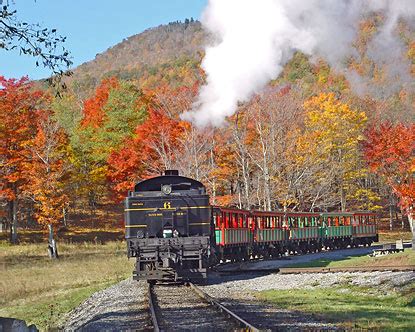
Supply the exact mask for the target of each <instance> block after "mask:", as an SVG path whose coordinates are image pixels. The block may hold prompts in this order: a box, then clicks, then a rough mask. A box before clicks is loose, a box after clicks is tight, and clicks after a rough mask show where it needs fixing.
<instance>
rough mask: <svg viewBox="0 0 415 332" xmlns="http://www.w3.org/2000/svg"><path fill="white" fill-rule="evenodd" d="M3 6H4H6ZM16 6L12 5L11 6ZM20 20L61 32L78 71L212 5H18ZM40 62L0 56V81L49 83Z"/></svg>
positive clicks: (65, 0) (74, 0)
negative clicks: (148, 32) (126, 41)
mask: <svg viewBox="0 0 415 332" xmlns="http://www.w3.org/2000/svg"><path fill="white" fill-rule="evenodd" d="M3 1H4V0H3ZM11 2H13V1H11ZM14 3H15V6H14V7H15V9H17V14H18V16H19V18H20V19H21V20H25V21H27V22H30V23H40V24H41V25H42V26H44V27H48V28H56V29H57V30H58V32H59V33H60V34H61V35H63V36H66V37H67V41H66V42H65V45H66V48H67V49H68V50H69V51H70V52H71V55H72V58H73V59H72V61H73V62H74V66H77V65H79V64H81V63H83V62H85V61H89V60H92V59H93V58H94V57H95V55H96V54H97V53H101V52H103V51H105V50H106V49H108V48H109V47H111V46H113V45H115V44H117V43H119V42H121V41H122V40H123V39H124V38H126V37H129V36H131V35H134V34H137V33H140V32H142V31H143V30H145V29H147V28H151V27H154V26H158V25H160V24H165V23H168V22H171V21H177V20H180V21H184V19H185V18H190V17H193V18H195V19H198V18H200V15H201V13H202V11H203V8H204V7H205V5H206V3H207V0H153V1H151V0H135V1H134V0H123V1H113V0H112V1H111V0H36V1H35V0H14ZM49 74H50V71H48V70H46V69H44V68H42V67H36V65H35V59H34V58H31V57H28V56H23V55H19V53H18V51H7V52H6V51H5V50H2V49H1V50H0V75H3V76H6V77H21V76H24V75H28V76H29V78H31V79H39V78H44V77H48V76H49Z"/></svg>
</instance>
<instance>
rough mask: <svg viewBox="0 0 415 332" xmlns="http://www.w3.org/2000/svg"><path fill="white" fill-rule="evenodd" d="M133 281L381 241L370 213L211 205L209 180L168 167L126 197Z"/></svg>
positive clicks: (202, 273)
mask: <svg viewBox="0 0 415 332" xmlns="http://www.w3.org/2000/svg"><path fill="white" fill-rule="evenodd" d="M125 228H126V230H125V237H126V240H127V252H128V257H134V258H136V264H135V270H134V271H133V278H134V279H135V280H147V281H149V282H155V281H162V280H166V281H171V280H174V281H177V280H200V279H202V280H203V279H206V278H207V273H208V270H209V268H211V267H212V266H214V265H215V264H217V263H219V262H220V261H227V260H230V261H242V260H249V259H253V258H261V257H262V258H271V257H279V256H281V255H285V254H287V253H290V254H295V253H302V254H304V253H307V252H317V251H321V250H322V249H323V248H325V249H339V248H346V247H348V246H350V247H355V246H359V245H371V244H372V243H373V242H377V241H378V234H377V225H376V215H375V214H374V213H372V212H367V211H360V212H323V213H320V212H277V211H274V212H271V211H248V210H240V209H230V208H222V207H215V206H211V205H210V203H209V196H208V194H207V193H206V188H205V186H204V185H203V184H202V183H201V182H199V181H196V180H194V179H191V178H187V177H183V176H179V174H178V171H174V170H170V171H166V172H165V174H164V175H163V176H158V177H154V178H151V179H148V180H144V181H142V182H139V183H137V184H136V185H135V187H134V191H131V192H129V194H128V197H126V199H125Z"/></svg>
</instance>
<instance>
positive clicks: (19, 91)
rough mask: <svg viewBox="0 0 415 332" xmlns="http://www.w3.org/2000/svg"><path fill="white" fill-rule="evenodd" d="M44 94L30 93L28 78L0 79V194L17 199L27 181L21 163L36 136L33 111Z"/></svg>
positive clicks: (26, 157) (24, 159)
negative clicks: (30, 142)
mask: <svg viewBox="0 0 415 332" xmlns="http://www.w3.org/2000/svg"><path fill="white" fill-rule="evenodd" d="M42 97H43V93H42V92H40V91H33V85H32V84H31V83H28V78H27V77H24V78H21V79H20V80H16V79H6V78H4V77H3V76H0V128H1V131H0V135H1V136H0V154H1V156H2V157H1V164H2V165H1V173H0V177H1V187H0V195H1V197H3V198H6V199H7V200H8V201H13V200H15V199H16V196H17V195H18V192H19V191H20V187H21V185H22V184H23V183H25V182H26V180H27V179H26V176H25V174H24V170H23V164H24V163H25V162H26V161H27V160H29V158H30V153H29V151H28V149H27V145H28V142H29V141H30V140H31V139H32V138H33V137H34V135H35V133H36V126H35V122H36V120H35V118H36V112H35V109H36V107H37V106H38V103H39V101H40V100H41V99H42Z"/></svg>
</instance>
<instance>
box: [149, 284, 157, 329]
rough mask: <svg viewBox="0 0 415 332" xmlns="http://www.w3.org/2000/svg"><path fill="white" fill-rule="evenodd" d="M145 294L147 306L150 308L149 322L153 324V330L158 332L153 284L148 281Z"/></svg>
mask: <svg viewBox="0 0 415 332" xmlns="http://www.w3.org/2000/svg"><path fill="white" fill-rule="evenodd" d="M147 296H148V306H149V309H150V316H151V322H152V324H153V330H154V331H155V332H160V328H159V323H158V320H157V315H156V307H155V305H154V294H153V285H152V284H150V283H149V284H148V293H147Z"/></svg>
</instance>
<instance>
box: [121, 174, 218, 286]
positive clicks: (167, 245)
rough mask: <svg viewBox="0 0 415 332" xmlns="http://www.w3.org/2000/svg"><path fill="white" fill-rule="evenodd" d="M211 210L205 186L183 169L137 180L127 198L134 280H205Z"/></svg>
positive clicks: (208, 253) (126, 216)
mask: <svg viewBox="0 0 415 332" xmlns="http://www.w3.org/2000/svg"><path fill="white" fill-rule="evenodd" d="M211 214H212V209H211V206H210V204H209V196H208V195H207V194H206V188H205V186H204V185H203V184H202V183H200V182H199V181H196V180H194V179H190V178H187V177H183V176H179V174H178V171H166V172H165V175H163V176H158V177H155V178H151V179H148V180H145V181H142V182H139V183H137V184H136V186H135V188H134V191H132V192H129V194H128V197H127V198H126V199H125V227H126V239H127V246H128V257H136V259H137V262H136V265H135V271H134V272H133V277H134V279H136V280H141V279H145V280H148V281H152V280H154V281H156V280H180V279H192V280H197V279H205V278H206V274H207V267H208V266H209V260H210V257H211V252H210V250H211V241H212V240H214V238H213V237H212V236H211V234H214V230H213V224H212V216H211Z"/></svg>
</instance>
